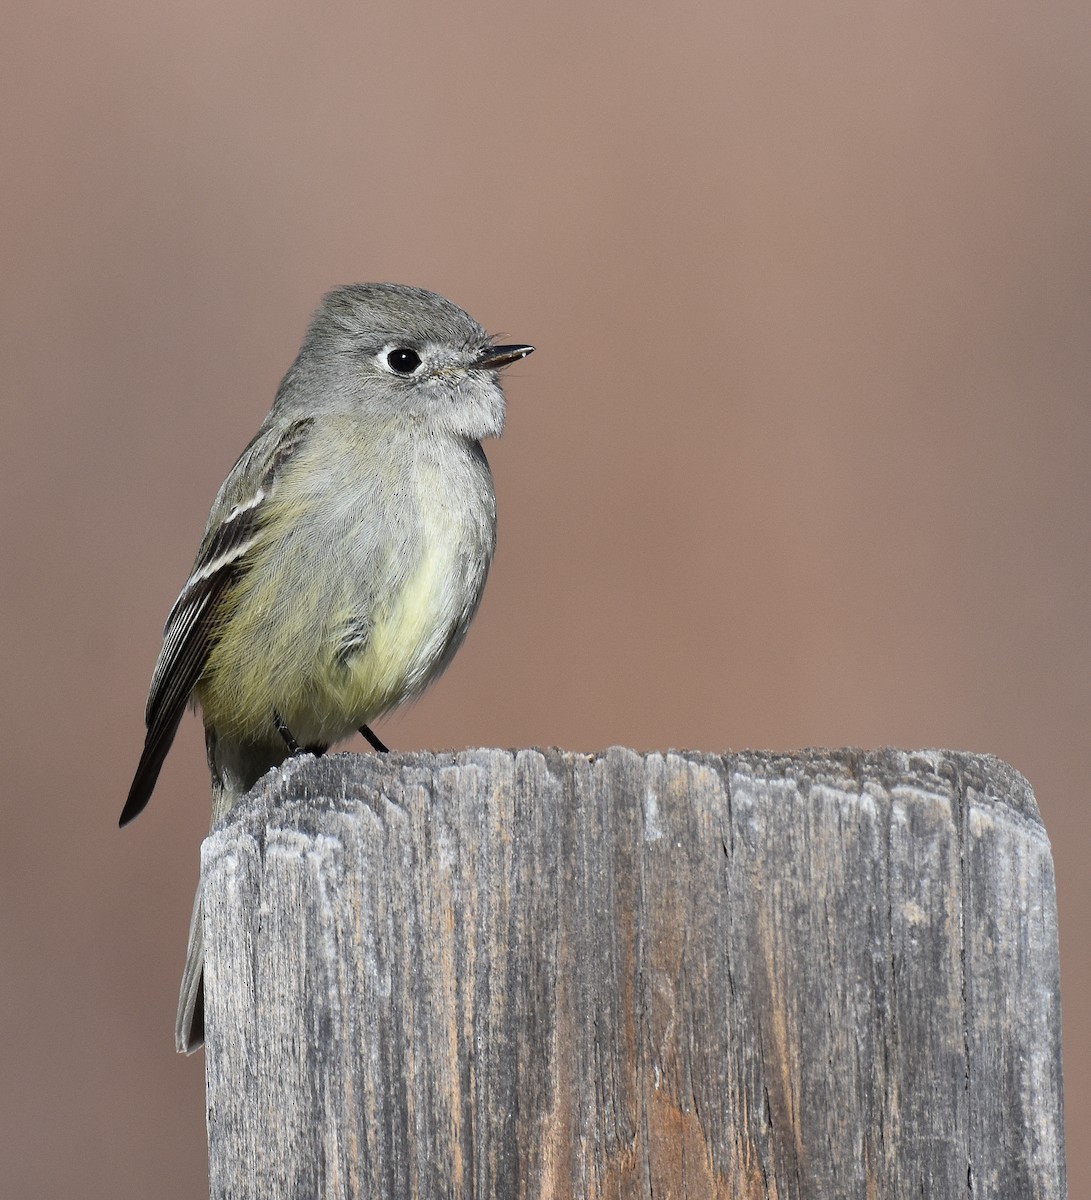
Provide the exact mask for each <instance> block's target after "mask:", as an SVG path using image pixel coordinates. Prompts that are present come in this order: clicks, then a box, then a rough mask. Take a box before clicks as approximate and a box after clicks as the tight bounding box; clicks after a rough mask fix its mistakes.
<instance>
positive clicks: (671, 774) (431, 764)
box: [203, 749, 1065, 1200]
mask: <svg viewBox="0 0 1091 1200" xmlns="http://www.w3.org/2000/svg"><path fill="white" fill-rule="evenodd" d="M203 871H204V875H205V879H206V883H205V923H206V928H205V946H206V956H207V957H206V967H205V971H206V1017H207V1046H206V1056H207V1058H206V1061H207V1078H208V1121H209V1143H210V1155H211V1182H212V1195H213V1197H216V1198H219V1197H232V1198H237V1200H243V1198H247V1200H248V1198H250V1197H254V1198H258V1197H260V1198H261V1200H273V1198H277V1197H285V1198H291V1200H297V1198H307V1200H310V1198H312V1197H345V1198H352V1197H364V1196H366V1197H388V1198H391V1200H400V1198H403V1197H420V1198H425V1200H429V1198H431V1197H439V1196H444V1197H446V1196H456V1197H471V1196H472V1197H478V1198H481V1200H485V1198H488V1200H492V1198H503V1200H518V1198H538V1197H550V1198H553V1197H581V1198H582V1197H604V1196H617V1197H651V1196H653V1195H655V1196H657V1197H667V1196H676V1197H681V1196H693V1197H704V1196H717V1197H723V1198H727V1197H731V1198H733V1200H734V1198H753V1197H762V1198H766V1197H778V1198H781V1200H783V1198H786V1197H823V1198H826V1197H828V1198H830V1200H851V1198H856V1197H859V1198H860V1200H865V1198H866V1200H871V1198H883V1200H887V1198H890V1197H910V1196H912V1197H921V1196H926V1197H936V1198H939V1197H942V1198H947V1197H955V1196H967V1197H968V1196H973V1197H998V1198H1002V1200H1016V1198H1021V1197H1040V1198H1045V1200H1055V1198H1060V1197H1063V1196H1064V1195H1065V1174H1064V1148H1063V1134H1062V1099H1061V1074H1060V1062H1061V1059H1060V1012H1059V979H1058V957H1057V927H1056V912H1055V903H1054V885H1053V870H1052V862H1051V859H1050V853H1049V844H1048V841H1047V839H1046V836H1045V832H1044V830H1043V828H1042V825H1041V821H1040V818H1039V816H1038V811H1037V808H1036V806H1035V803H1034V798H1033V796H1032V794H1031V792H1030V788H1029V787H1028V785H1027V784H1026V781H1025V780H1024V779H1023V778H1022V777H1021V776H1020V775H1018V774H1017V773H1016V772H1015V771H1013V770H1012V769H1011V768H1010V767H1008V766H1006V765H1005V764H1004V763H1001V762H999V761H997V760H996V759H992V758H987V757H975V756H970V755H964V754H952V753H946V752H942V751H928V752H922V753H913V754H910V753H903V752H899V751H879V752H874V753H858V752H852V751H836V752H827V751H805V752H802V753H798V754H792V755H774V754H758V753H747V754H737V755H730V754H729V755H722V756H718V755H709V754H690V753H687V754H667V755H658V754H648V755H638V754H635V753H633V752H631V751H628V750H618V749H615V750H611V751H609V752H608V753H606V754H603V755H597V756H587V755H582V754H568V753H562V752H560V751H545V752H539V751H520V752H516V753H510V752H504V751H498V750H479V751H471V752H466V753H461V754H440V755H430V754H406V755H398V754H391V755H389V756H375V755H341V756H337V757H335V758H329V759H320V760H317V761H314V760H310V759H301V760H297V761H295V762H293V763H290V764H288V765H287V766H286V767H285V768H284V769H283V770H282V771H281V772H280V773H279V774H277V775H274V776H272V777H270V779H269V780H267V781H266V783H265V785H264V791H263V792H261V793H260V794H258V795H257V796H256V797H255V798H254V799H253V800H252V801H250V802H248V804H247V805H246V806H245V807H244V808H243V809H241V810H240V811H238V812H236V813H235V814H233V816H232V819H231V821H230V823H229V824H228V825H227V826H226V827H225V828H223V829H221V830H219V831H218V832H216V833H215V834H213V835H212V836H211V837H210V838H209V839H208V841H207V842H206V844H205V848H204V855H203Z"/></svg>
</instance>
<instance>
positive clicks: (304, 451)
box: [119, 283, 534, 1052]
mask: <svg viewBox="0 0 1091 1200" xmlns="http://www.w3.org/2000/svg"><path fill="white" fill-rule="evenodd" d="M533 350H534V347H533V346H530V345H525V344H497V342H496V340H495V339H494V338H492V337H490V335H489V334H488V333H486V331H485V329H484V328H483V327H482V326H481V325H479V324H478V322H477V321H475V320H474V319H473V318H472V317H471V316H470V315H469V314H468V313H466V312H465V311H463V309H461V308H459V307H458V306H457V305H456V304H454V303H453V302H452V301H450V300H447V299H445V298H444V297H443V296H440V295H438V294H436V293H435V292H430V291H426V290H425V289H423V288H417V287H410V286H408V285H404V284H392V283H377V284H376V283H371V284H351V285H349V286H346V287H340V288H336V289H334V290H333V291H331V292H329V293H328V294H327V295H326V296H325V297H324V298H323V300H322V302H321V304H320V306H319V308H318V309H317V311H316V313H315V314H314V317H313V319H312V320H311V323H310V326H309V328H308V330H307V333H306V336H305V337H304V339H303V343H302V346H301V348H300V350H299V353H298V355H297V356H296V358H295V360H294V362H293V363H292V365H291V367H290V368H289V369H288V372H287V374H286V375H285V376H284V379H283V381H282V382H281V384H280V387H279V388H278V390H277V393H276V396H275V399H274V401H273V405H272V407H271V409H270V411H269V413H268V415H267V416H266V418H265V420H264V421H263V422H262V424H261V427H260V428H259V429H258V431H257V433H256V434H255V436H254V437H253V439H252V440H251V441H250V443H249V445H247V447H246V448H245V449H244V450H243V452H242V454H241V455H240V457H239V459H238V461H237V462H236V463H235V466H234V467H233V468H232V469H231V471H230V473H229V474H228V476H227V478H226V479H225V481H224V483H223V485H222V486H221V488H220V490H219V492H218V494H217V495H216V498H215V500H214V502H213V504H212V509H211V512H210V514H209V518H208V522H207V525H206V528H205V533H204V538H203V540H202V541H201V545H200V548H199V550H198V552H197V557H196V560H195V562H194V564H193V568H192V570H191V572H190V574H189V578H188V580H187V582H186V584H185V586H184V587H183V588H182V591H181V593H180V594H179V596H178V599H177V600H176V602H175V604H174V606H173V608H172V609H171V610H170V614H169V616H168V617H167V622H166V627H165V629H164V632H163V644H162V648H161V650H160V652H159V657H158V660H157V662H156V665H155V670H154V673H153V675H152V681H151V686H150V689H149V693H148V700H147V706H146V710H145V724H146V736H145V741H144V748H143V751H142V753H141V755H140V760H139V763H138V765H137V768H136V771H135V774H134V776H133V781H132V785H131V787H130V789H129V793H128V797H127V799H126V801H125V805H124V808H123V810H122V813H121V817H120V821H119V824H120V825H126V824H127V823H128V822H129V821H131V820H132V819H133V818H134V817H136V816H137V815H138V814H139V813H140V812H141V811H143V809H144V807H145V806H146V805H147V803H148V800H149V798H150V797H151V794H152V791H153V789H154V788H155V785H156V781H157V780H158V778H159V774H160V770H161V768H162V766H163V762H164V760H165V758H166V755H167V753H168V751H169V750H170V747H171V743H172V742H173V740H174V737H175V734H176V732H177V730H178V726H179V723H180V722H181V720H182V717H183V715H184V713H185V711H186V709H187V707H188V706H190V705H193V706H194V707H195V708H196V709H199V710H200V713H201V716H202V719H203V722H204V728H205V747H206V753H207V759H208V766H209V771H210V774H211V779H212V826H213V827H214V826H215V825H216V824H217V823H219V822H220V821H221V820H222V819H223V818H224V817H225V816H226V815H227V814H228V813H229V812H231V810H232V809H233V808H234V807H235V806H236V805H237V804H238V803H239V802H240V801H241V800H242V798H243V797H244V796H245V795H246V793H247V792H249V791H250V789H251V788H252V787H253V786H254V785H255V784H256V783H257V781H258V780H259V779H260V778H261V777H262V775H264V774H265V773H266V771H268V770H269V769H270V768H272V767H275V766H278V765H279V764H281V763H282V762H284V761H285V759H287V758H289V757H292V756H295V755H299V754H302V753H305V752H309V753H313V754H322V753H324V752H325V751H326V750H327V749H328V748H329V746H331V745H333V744H334V743H336V742H340V741H342V740H344V739H345V738H347V737H349V736H351V735H352V734H353V733H355V732H357V731H359V732H360V733H361V734H362V735H363V736H364V738H365V739H366V740H367V741H368V743H369V744H370V745H371V746H372V748H373V749H374V750H375V751H377V752H385V751H386V749H387V747H386V746H385V745H384V744H383V742H382V741H381V740H380V739H379V738H378V737H377V736H376V734H375V733H374V731H373V730H372V729H371V724H372V723H373V722H374V721H376V720H377V719H378V718H379V717H381V716H383V715H384V714H385V713H388V712H390V711H391V710H392V709H394V708H397V707H398V706H399V705H401V704H404V703H405V702H406V701H409V700H412V699H414V698H416V697H417V696H419V695H420V694H421V692H422V691H423V690H424V689H425V688H426V687H427V686H428V685H429V684H430V683H432V682H433V681H434V680H435V679H436V678H437V677H438V676H439V675H440V674H441V673H442V671H443V670H444V669H445V668H446V667H447V665H448V664H449V663H450V661H451V659H452V657H453V655H454V654H455V652H456V651H457V650H458V648H459V646H460V645H461V644H462V641H463V639H464V638H465V636H466V632H467V629H468V628H469V625H470V622H471V620H472V619H473V617H474V614H475V613H476V611H477V608H478V605H479V604H480V601H481V596H482V592H483V589H484V586H485V580H486V577H487V575H488V572H489V567H490V564H491V562H492V558H493V553H494V550H495V546H496V496H495V491H494V487H493V481H492V476H491V472H490V470H489V465H488V461H487V459H486V457H485V453H484V450H483V448H482V446H481V442H482V440H483V439H486V438H492V437H499V436H500V435H501V433H502V432H503V427H504V416H505V398H504V393H503V391H502V389H501V386H500V382H499V377H498V372H499V371H500V370H501V368H503V367H506V366H508V365H509V364H511V363H513V362H517V361H519V360H520V359H523V358H525V357H526V356H527V355H529V354H530V353H532V352H533ZM203 961H204V954H203V912H202V904H201V889H200V886H199V887H198V891H197V897H196V900H195V902H194V908H193V916H192V919H191V923H190V937H189V947H188V951H187V957H186V966H185V972H184V975H183V980H182V988H181V995H180V997H179V1006H178V1014H177V1020H176V1028H175V1041H176V1046H177V1048H178V1050H179V1051H180V1052H191V1051H193V1050H195V1049H197V1048H198V1047H199V1046H200V1045H201V1044H202V1043H203V1040H204V985H203Z"/></svg>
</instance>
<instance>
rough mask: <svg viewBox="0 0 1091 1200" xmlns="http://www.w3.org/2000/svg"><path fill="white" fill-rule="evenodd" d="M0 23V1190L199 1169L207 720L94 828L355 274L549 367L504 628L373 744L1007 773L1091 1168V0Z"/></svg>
mask: <svg viewBox="0 0 1091 1200" xmlns="http://www.w3.org/2000/svg"><path fill="white" fill-rule="evenodd" d="M2 20H3V27H4V28H3V29H2V30H0V65H2V70H0V101H2V109H0V111H2V112H3V118H2V121H3V124H2V135H0V136H2V139H3V140H2V146H0V152H2V159H0V162H2V168H0V170H2V176H3V186H2V188H0V205H2V209H3V216H2V221H0V227H2V233H0V236H2V238H3V246H4V254H3V269H2V272H0V306H2V307H0V348H2V355H3V359H2V365H0V370H2V378H3V406H4V408H3V418H4V436H3V439H2V444H3V454H4V462H3V464H2V469H0V488H2V502H3V510H2V511H3V513H4V514H5V518H6V520H5V530H6V532H5V536H4V543H3V547H4V555H3V562H4V568H3V571H2V576H0V584H2V589H3V590H2V596H3V619H2V621H0V638H2V639H3V645H2V652H3V664H4V671H5V687H4V693H5V697H6V700H5V703H4V710H5V715H4V722H3V724H4V738H3V754H4V775H5V779H6V784H7V786H6V792H5V795H4V799H3V805H4V810H3V811H4V831H5V832H4V837H3V845H2V855H3V858H2V872H0V904H2V913H3V917H2V923H0V963H2V968H0V970H2V974H0V1020H2V1022H3V1028H4V1029H5V1030H6V1032H7V1039H6V1040H7V1045H6V1049H5V1055H4V1059H5V1062H4V1069H3V1076H4V1084H3V1087H2V1089H0V1161H3V1163H4V1177H5V1185H4V1191H5V1193H6V1194H7V1195H10V1196H13V1197H14V1196H18V1197H55V1196H61V1195H80V1196H110V1197H114V1198H122V1197H145V1196H156V1197H159V1198H164V1200H168V1198H172V1197H195V1196H200V1195H202V1194H206V1195H207V1190H206V1189H207V1176H206V1161H205V1141H204V1138H205V1134H204V1124H203V1122H204V1111H203V1094H202V1087H203V1065H202V1059H201V1057H200V1056H196V1057H194V1058H192V1059H189V1060H186V1059H182V1058H178V1057H176V1056H175V1054H174V1052H173V1049H172V1026H173V1018H174V1005H175V996H176V989H177V985H178V978H179V972H180V969H181V965H182V957H183V949H184V945H185V934H186V925H187V921H188V918H189V909H190V902H191V898H192V891H193V886H194V883H195V880H196V872H197V856H198V846H199V843H200V840H201V837H202V836H203V834H204V832H205V826H206V821H207V812H208V791H207V775H206V772H205V767H204V762H203V750H202V746H201V738H200V734H199V725H198V722H197V721H195V720H192V719H190V720H187V721H186V722H185V724H184V726H183V731H182V735H181V736H180V738H179V741H178V744H177V746H176V749H175V752H174V753H173V754H172V756H171V757H170V759H169V760H168V763H167V767H166V770H165V772H164V775H163V778H162V781H161V783H160V787H159V790H158V792H157V794H156V796H155V797H154V800H153V803H152V804H151V806H150V808H149V809H148V811H147V813H146V814H145V815H144V816H143V817H142V818H141V820H140V821H139V822H137V824H136V825H134V826H133V827H131V828H128V829H126V830H125V831H124V832H119V831H118V830H117V828H116V825H115V822H116V819H117V814H118V812H119V811H120V807H121V804H122V800H123V798H124V795H125V791H126V788H127V786H128V782H129V778H130V774H131V771H132V769H133V766H134V765H135V762H136V757H137V754H138V751H139V748H140V744H141V739H142V733H143V726H142V711H143V705H144V698H145V689H146V686H147V683H148V679H149V676H150V673H151V668H152V665H153V663H154V660H155V656H156V653H157V651H158V647H159V637H160V630H161V626H162V622H163V619H164V618H165V616H166V613H167V610H168V608H169V606H170V604H171V603H172V601H173V599H174V597H175V594H176V592H177V590H178V587H179V586H180V584H181V583H182V581H183V579H184V577H185V573H186V570H187V568H188V566H189V564H190V561H191V558H192V555H193V553H194V551H195V549H196V546H197V541H198V538H199V536H200V532H201V529H202V527H203V523H204V519H205V516H206V513H207V511H208V506H209V503H210V501H211V498H212V496H213V494H214V491H215V489H216V487H217V486H218V484H219V482H220V480H221V479H222V477H223V476H224V474H225V473H226V471H227V469H228V468H229V467H230V466H231V464H232V462H233V461H234V459H235V457H236V455H237V453H238V451H239V450H240V449H241V447H242V446H243V445H244V443H245V442H246V441H247V439H248V438H249V436H250V434H251V433H252V432H253V430H254V429H255V428H256V426H257V424H258V422H259V420H260V419H261V417H262V416H263V415H264V413H265V411H266V409H267V407H268V404H269V402H270V401H271V399H272V395H273V392H274V390H275V388H276V385H277V383H278V381H279V378H280V376H281V374H282V372H283V371H284V370H285V368H286V367H287V365H288V363H289V362H290V360H291V358H292V357H293V355H294V354H295V351H296V348H297V346H298V343H299V340H300V338H301V336H302V333H303V330H304V327H305V324H306V322H307V319H308V316H309V314H310V311H311V309H312V308H313V307H314V305H315V304H316V303H317V301H318V299H319V297H320V295H321V293H322V292H323V291H324V290H325V289H326V288H328V287H330V286H332V285H334V284H339V283H345V282H350V281H355V280H398V281H403V282H409V283H415V284H420V285H423V286H426V287H430V288H434V289H436V290H437V291H440V292H443V293H445V294H446V295H448V296H450V297H451V298H453V299H454V300H456V301H457V302H459V303H460V304H462V305H464V306H465V307H466V308H468V309H469V311H470V312H471V313H473V314H474V315H475V316H476V317H478V318H479V319H480V320H481V321H482V322H483V323H484V324H486V325H487V326H488V327H489V328H490V329H492V330H494V331H495V332H497V333H502V334H504V335H507V336H509V337H511V338H518V339H525V340H528V341H532V342H534V343H536V344H537V346H538V348H539V351H538V353H537V354H536V355H535V356H534V357H533V358H531V359H530V360H528V361H527V362H526V363H525V364H522V365H519V366H517V367H515V368H513V369H512V370H510V371H509V372H508V394H509V399H510V420H509V425H508V432H507V436H506V438H505V439H504V440H503V441H502V442H500V443H495V444H493V445H492V446H491V447H490V449H489V453H490V457H491V460H492V462H493V465H494V470H495V474H496V478H497V486H498V491H499V494H500V509H501V528H500V538H501V541H500V551H499V555H498V559H497V562H496V565H495V568H494V573H493V576H492V579H491V581H490V586H489V590H488V592H487V594H486V599H485V604H484V607H483V609H482V611H481V614H480V616H479V617H478V620H477V623H476V625H475V627H474V629H473V632H472V633H471V635H470V638H469V640H468V642H467V644H466V646H465V648H464V649H463V651H462V653H461V654H460V656H459V657H458V659H457V660H456V662H455V664H454V666H453V667H452V669H451V670H450V672H449V673H448V675H447V676H446V677H445V678H444V680H443V681H442V682H441V683H440V684H439V685H438V686H437V687H436V688H435V689H434V691H432V692H431V693H430V694H429V695H428V696H427V697H426V698H425V699H423V700H422V701H421V702H420V703H419V704H418V705H417V706H416V707H415V708H413V709H412V711H410V712H408V713H406V714H403V715H401V716H398V717H396V718H394V719H390V720H387V721H385V722H382V723H380V724H379V726H378V728H379V732H380V733H381V734H382V736H383V737H384V738H386V739H387V740H388V741H390V742H391V743H392V744H393V745H395V746H398V747H401V748H411V747H431V748H442V747H449V746H465V745H500V746H517V745H530V744H536V743H537V744H547V743H556V744H559V745H562V746H566V747H569V748H586V749H591V748H598V747H603V746H606V745H608V744H610V743H625V744H628V745H631V746H636V747H640V748H649V747H662V748H666V747H670V746H677V747H700V748H706V749H723V748H727V747H732V748H736V749H738V748H743V747H776V748H785V749H786V748H792V747H798V746H803V745H818V744H820V745H831V746H840V745H845V744H855V745H861V746H874V745H880V744H884V743H892V744H895V745H898V746H902V747H918V746H945V747H954V748H960V749H969V750H982V751H986V750H987V751H992V752H994V753H996V754H999V755H1000V756H1002V757H1004V758H1006V759H1008V760H1009V761H1010V762H1012V763H1013V764H1014V765H1015V766H1017V767H1018V768H1019V769H1020V770H1022V771H1023V772H1024V773H1025V774H1026V775H1027V776H1028V777H1029V778H1030V780H1031V782H1032V783H1033V785H1034V787H1035V789H1036V791H1037V794H1038V798H1039V803H1040V805H1041V808H1042V812H1043V815H1044V817H1045V821H1046V824H1047V827H1048V829H1049V831H1050V834H1051V837H1052V839H1053V845H1054V850H1055V859H1056V865H1057V874H1058V879H1059V887H1060V905H1061V933H1062V939H1063V951H1064V1013H1065V1047H1066V1083H1067V1102H1068V1128H1069V1130H1070V1144H1069V1151H1070V1177H1071V1187H1072V1194H1073V1195H1074V1196H1077V1195H1085V1194H1089V1193H1091V1148H1089V1146H1088V1144H1087V1139H1086V1138H1084V1137H1082V1136H1072V1132H1071V1131H1075V1132H1076V1134H1077V1135H1078V1134H1079V1131H1081V1130H1082V1129H1083V1128H1084V1127H1085V1126H1086V1125H1087V1124H1088V1123H1089V1122H1091V1051H1089V1049H1088V1044H1087V1040H1086V1038H1085V1036H1084V1031H1085V1029H1086V1027H1087V1024H1088V1021H1089V1019H1091V970H1089V962H1088V956H1087V953H1086V949H1085V941H1086V932H1085V921H1086V909H1087V903H1088V896H1089V893H1091V883H1089V873H1088V871H1087V866H1086V864H1087V858H1088V851H1089V848H1091V847H1089V840H1091V839H1089V837H1088V828H1089V821H1088V815H1087V797H1086V791H1087V788H1086V785H1085V775H1086V761H1087V736H1088V729H1089V718H1091V639H1089V635H1088V614H1089V589H1091V553H1089V551H1091V505H1089V503H1088V502H1089V499H1091V495H1089V483H1088V469H1087V462H1088V454H1089V451H1091V403H1089V394H1091V338H1089V328H1088V326H1089V320H1088V319H1089V304H1091V258H1089V249H1091V220H1089V213H1091V88H1089V87H1088V72H1089V64H1091V57H1089V56H1091V8H1089V7H1088V5H1087V4H1086V3H1085V2H1082V3H1080V2H1076V0H1072V2H1071V3H1067V4H1066V3H1054V4H1047V5H1044V6H1041V5H1031V4H1028V3H1023V4H1018V3H1006V2H1003V0H1002V2H1001V3H999V4H990V5H958V6H950V5H940V4H920V3H916V4H909V5H893V4H853V3H848V2H846V0H833V2H832V3H828V4H825V5H822V6H820V8H819V9H818V10H815V9H813V8H812V7H810V6H804V5H778V4H769V3H765V2H764V0H763V2H761V3H757V2H752V3H739V4H727V5H725V4H723V3H713V2H712V0H692V2H687V3H671V4H667V3H665V2H664V3H661V4H659V5H656V6H641V5H626V6H624V7H623V6H621V5H605V4H594V3H592V4H587V3H574V2H572V0H555V2H554V3H552V4H550V5H548V6H546V5H537V6H534V7H531V6H525V7H524V6H513V5H510V4H498V3H483V4H477V5H473V6H461V5H457V4H439V3H433V4H428V3H420V2H416V3H414V2H409V3H405V2H402V3H398V4H393V3H377V4H370V5H366V6H365V5H364V4H362V3H348V2H345V0H330V2H328V3H324V2H319V3H303V2H302V0H285V2H282V3H274V4H268V3H261V4H259V3H256V2H254V0H227V3H224V0H216V2H215V3H212V2H210V0H195V2H194V3H189V4H184V5H178V4H167V3H152V4H149V3H147V2H146V0H118V2H117V3H113V4H110V5H95V6H87V5H80V4H72V3H68V4H65V3H60V4H56V5H49V6H41V5H39V6H29V5H24V6H14V5H9V6H8V7H7V10H6V12H5V13H4V16H3V18H2ZM356 748H358V749H361V750H362V749H363V748H364V747H363V743H362V742H360V743H359V744H358V746H357V747H356Z"/></svg>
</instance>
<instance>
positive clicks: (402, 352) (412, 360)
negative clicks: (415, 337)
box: [384, 346, 420, 375]
mask: <svg viewBox="0 0 1091 1200" xmlns="http://www.w3.org/2000/svg"><path fill="white" fill-rule="evenodd" d="M384 357H385V358H386V365H387V366H388V367H389V368H390V369H391V370H392V371H393V372H394V373H395V374H396V375H412V374H413V372H414V371H415V370H416V369H417V368H418V367H419V366H420V355H419V354H418V353H417V352H416V350H410V349H409V347H408V346H395V347H394V349H393V350H388V351H387V352H386V354H385V356H384Z"/></svg>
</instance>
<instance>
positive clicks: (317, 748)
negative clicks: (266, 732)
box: [273, 708, 329, 758]
mask: <svg viewBox="0 0 1091 1200" xmlns="http://www.w3.org/2000/svg"><path fill="white" fill-rule="evenodd" d="M273 724H274V725H275V726H276V727H277V733H279V734H280V736H281V737H282V738H283V739H284V744H285V746H287V747H288V753H289V754H290V755H291V756H292V758H298V757H299V755H301V754H313V755H314V756H315V758H321V757H322V755H323V754H325V753H326V751H327V750H328V749H329V746H323V745H322V743H321V742H315V743H314V745H313V746H301V745H300V744H299V743H298V742H297V741H296V740H295V738H294V737H293V736H292V731H291V730H290V729H289V728H288V726H287V725H285V724H284V718H283V717H282V716H281V715H280V713H278V712H277V710H276V709H275V708H274V709H273Z"/></svg>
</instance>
